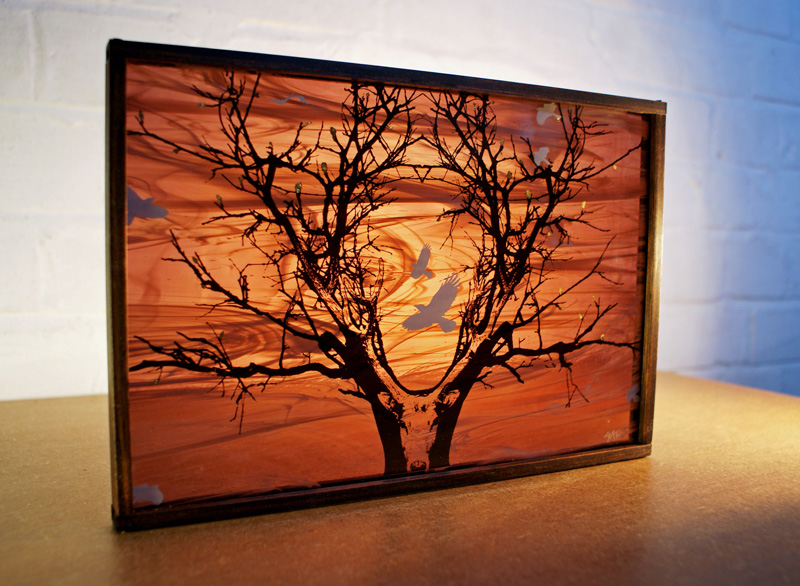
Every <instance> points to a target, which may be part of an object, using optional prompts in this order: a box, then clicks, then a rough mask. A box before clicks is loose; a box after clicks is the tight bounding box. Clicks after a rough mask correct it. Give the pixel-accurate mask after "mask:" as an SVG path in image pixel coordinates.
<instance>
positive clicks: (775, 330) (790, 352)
mask: <svg viewBox="0 0 800 586" xmlns="http://www.w3.org/2000/svg"><path fill="white" fill-rule="evenodd" d="M752 320H753V322H752V340H751V349H750V361H751V362H753V363H762V364H763V363H776V362H782V361H795V362H800V301H794V302H780V303H771V304H763V305H761V306H759V307H757V308H756V309H754V310H753V316H752Z"/></svg>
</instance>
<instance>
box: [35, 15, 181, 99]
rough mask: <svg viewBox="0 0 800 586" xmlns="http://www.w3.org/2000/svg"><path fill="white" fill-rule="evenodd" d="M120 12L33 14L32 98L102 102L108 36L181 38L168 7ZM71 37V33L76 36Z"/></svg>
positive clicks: (150, 38)
mask: <svg viewBox="0 0 800 586" xmlns="http://www.w3.org/2000/svg"><path fill="white" fill-rule="evenodd" d="M134 13H135V14H136V15H137V16H139V17H140V18H141V20H139V19H137V18H135V17H133V16H130V15H129V13H128V12H125V11H122V12H119V13H116V14H95V13H91V12H83V11H71V10H43V11H41V12H37V13H36V14H35V17H34V20H35V25H36V30H37V34H38V36H39V38H40V42H41V49H40V51H41V53H40V55H39V60H40V61H41V63H42V66H41V67H40V70H39V75H38V77H37V82H36V86H37V98H38V99H40V100H43V101H46V102H54V103H61V104H76V105H78V104H79V105H81V106H89V107H95V108H99V107H103V106H104V104H105V55H106V53H105V47H106V44H107V43H108V40H109V39H111V38H124V39H127V40H139V41H152V42H164V41H165V40H166V39H171V41H172V42H173V43H176V44H181V43H185V42H186V39H185V37H184V36H182V35H180V34H175V33H174V32H173V30H174V27H173V25H172V24H171V22H170V20H169V19H167V18H165V17H166V16H168V14H169V13H168V12H167V13H164V12H160V13H159V12H149V11H144V12H141V13H140V12H134ZM76 36H77V38H76Z"/></svg>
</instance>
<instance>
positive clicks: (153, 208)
mask: <svg viewBox="0 0 800 586" xmlns="http://www.w3.org/2000/svg"><path fill="white" fill-rule="evenodd" d="M153 199H155V198H152V197H148V198H147V199H142V198H141V197H139V194H138V193H136V192H135V191H134V190H133V189H131V188H130V186H128V190H127V200H128V226H130V225H131V223H132V222H133V219H134V218H144V219H148V218H163V217H164V216H166V215H167V214H168V213H169V212H168V211H167V209H166V208H162V207H161V206H157V205H156V204H154V203H153Z"/></svg>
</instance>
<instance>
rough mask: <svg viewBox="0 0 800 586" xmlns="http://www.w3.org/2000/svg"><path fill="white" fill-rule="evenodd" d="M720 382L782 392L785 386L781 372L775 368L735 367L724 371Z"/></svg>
mask: <svg viewBox="0 0 800 586" xmlns="http://www.w3.org/2000/svg"><path fill="white" fill-rule="evenodd" d="M719 380H721V381H723V382H729V383H734V384H737V385H742V386H745V387H753V388H756V389H763V390H765V391H778V392H780V390H781V387H782V386H783V383H782V376H781V370H780V369H779V368H775V367H774V366H749V365H735V366H733V367H731V368H728V369H726V370H724V371H723V372H722V373H721V376H720V378H719Z"/></svg>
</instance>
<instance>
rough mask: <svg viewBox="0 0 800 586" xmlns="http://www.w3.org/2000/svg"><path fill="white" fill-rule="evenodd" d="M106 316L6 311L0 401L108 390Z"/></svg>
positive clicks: (0, 319)
mask: <svg viewBox="0 0 800 586" xmlns="http://www.w3.org/2000/svg"><path fill="white" fill-rule="evenodd" d="M106 364H107V359H106V338H105V316H103V315H99V314H96V313H95V314H92V315H63V314H56V313H37V314H14V315H0V368H2V370H3V373H4V381H3V385H2V387H1V388H0V399H1V400H11V399H27V398H31V397H60V396H67V395H85V394H97V393H104V392H106V390H107V383H106V381H107V373H106Z"/></svg>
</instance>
